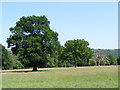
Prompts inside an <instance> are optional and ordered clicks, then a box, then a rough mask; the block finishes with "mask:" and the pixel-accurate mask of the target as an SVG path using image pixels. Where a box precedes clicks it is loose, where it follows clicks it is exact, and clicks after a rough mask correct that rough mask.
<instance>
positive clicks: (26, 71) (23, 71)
mask: <svg viewBox="0 0 120 90" xmlns="http://www.w3.org/2000/svg"><path fill="white" fill-rule="evenodd" d="M46 71H50V70H38V71H32V70H16V71H15V70H10V71H2V73H12V72H13V73H14V72H15V73H17V72H18V73H20V72H21V73H28V72H46Z"/></svg>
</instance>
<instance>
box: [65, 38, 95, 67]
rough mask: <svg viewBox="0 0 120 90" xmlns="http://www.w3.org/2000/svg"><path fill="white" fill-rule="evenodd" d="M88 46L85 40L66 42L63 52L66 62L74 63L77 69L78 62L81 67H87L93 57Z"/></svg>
mask: <svg viewBox="0 0 120 90" xmlns="http://www.w3.org/2000/svg"><path fill="white" fill-rule="evenodd" d="M88 45H89V43H88V42H87V41H85V40H79V39H77V40H68V41H67V42H66V43H65V50H64V56H65V58H66V60H67V61H69V62H74V66H75V67H77V64H78V62H79V63H81V65H88V63H89V59H90V58H92V56H93V52H92V49H90V48H89V47H88Z"/></svg>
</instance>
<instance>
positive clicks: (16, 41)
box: [3, 15, 113, 71]
mask: <svg viewBox="0 0 120 90" xmlns="http://www.w3.org/2000/svg"><path fill="white" fill-rule="evenodd" d="M49 25H50V21H48V19H47V18H46V17H45V16H34V15H33V16H28V17H24V16H23V17H21V18H20V20H19V21H17V22H16V25H15V27H11V28H10V32H11V33H12V34H11V35H10V37H9V38H7V43H8V48H11V50H12V53H13V54H14V55H16V57H17V61H19V62H20V63H21V64H22V65H23V66H24V68H26V67H33V71H37V68H38V67H71V66H74V67H77V66H90V65H93V66H94V65H101V63H102V62H103V61H104V60H103V59H105V60H106V58H103V56H102V55H101V54H100V53H98V54H97V55H95V54H96V53H95V52H94V51H93V50H92V49H91V48H90V47H88V46H89V43H88V42H87V41H85V40H84V39H82V40H81V39H77V40H68V41H67V42H66V43H65V45H64V46H61V45H60V42H59V41H58V33H57V32H54V31H53V30H52V29H50V26H49ZM3 48H4V47H3ZM3 57H4V56H3ZM110 57H111V56H110ZM8 58H9V56H8ZM100 58H101V59H100ZM111 58H112V59H113V57H111ZM6 60H7V61H4V60H3V67H5V64H4V63H5V62H8V61H9V59H6ZM13 61H14V60H13ZM108 61H109V62H108ZM106 63H108V65H109V64H110V65H112V64H113V62H112V61H111V60H108V59H107V60H106ZM105 65H107V64H105ZM4 69H8V68H4Z"/></svg>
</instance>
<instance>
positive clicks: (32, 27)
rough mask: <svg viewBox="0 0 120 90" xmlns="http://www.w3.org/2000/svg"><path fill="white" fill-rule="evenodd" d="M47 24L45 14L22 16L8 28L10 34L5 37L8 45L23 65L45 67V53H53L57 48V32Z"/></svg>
mask: <svg viewBox="0 0 120 90" xmlns="http://www.w3.org/2000/svg"><path fill="white" fill-rule="evenodd" d="M49 24H50V22H49V21H48V19H47V18H46V17H45V16H34V15H33V16H28V17H24V16H23V17H22V18H20V20H19V21H18V22H16V26H15V27H12V28H10V31H11V33H12V35H10V37H9V38H8V39H7V43H8V47H11V48H12V49H11V50H12V51H13V54H15V55H18V54H19V60H21V62H22V63H23V64H24V65H25V66H32V67H38V66H39V67H45V66H46V63H47V62H48V60H47V55H48V54H50V55H55V54H56V53H55V51H57V50H58V49H59V46H60V43H59V42H58V37H57V36H58V33H57V32H54V31H53V30H51V29H50V27H49ZM52 57H54V56H52Z"/></svg>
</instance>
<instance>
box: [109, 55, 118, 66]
mask: <svg viewBox="0 0 120 90" xmlns="http://www.w3.org/2000/svg"><path fill="white" fill-rule="evenodd" d="M108 60H109V62H110V65H116V64H117V56H116V55H113V54H109V55H108Z"/></svg>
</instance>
